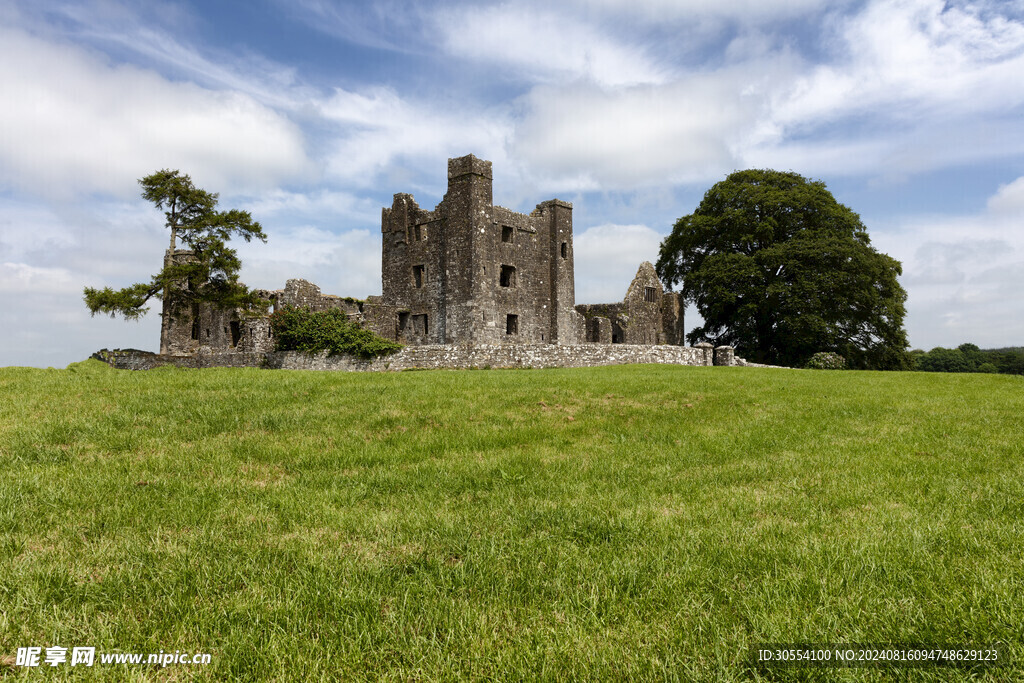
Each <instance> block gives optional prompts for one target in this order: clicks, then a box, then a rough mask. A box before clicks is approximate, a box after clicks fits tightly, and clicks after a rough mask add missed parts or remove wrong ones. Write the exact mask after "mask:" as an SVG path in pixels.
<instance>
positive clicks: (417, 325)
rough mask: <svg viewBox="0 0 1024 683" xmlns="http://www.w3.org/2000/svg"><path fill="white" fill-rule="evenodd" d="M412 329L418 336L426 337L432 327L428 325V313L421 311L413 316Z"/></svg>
mask: <svg viewBox="0 0 1024 683" xmlns="http://www.w3.org/2000/svg"><path fill="white" fill-rule="evenodd" d="M412 331H413V332H414V333H416V335H417V336H420V337H426V336H427V334H428V333H429V332H430V328H429V327H428V326H427V314H426V313H421V314H419V315H414V316H413V317H412Z"/></svg>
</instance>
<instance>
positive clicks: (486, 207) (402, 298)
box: [367, 155, 583, 344]
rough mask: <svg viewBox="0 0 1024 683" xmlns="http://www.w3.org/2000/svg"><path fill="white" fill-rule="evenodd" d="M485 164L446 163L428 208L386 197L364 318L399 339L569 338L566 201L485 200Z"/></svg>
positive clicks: (571, 294) (575, 334) (578, 334)
mask: <svg viewBox="0 0 1024 683" xmlns="http://www.w3.org/2000/svg"><path fill="white" fill-rule="evenodd" d="M492 182H493V176H492V173H491V162H489V161H485V160H483V159H478V158H476V157H475V156H473V155H469V156H465V157H460V158H457V159H449V160H448V191H447V192H446V193H445V196H444V198H443V199H442V200H441V203H440V204H438V205H437V207H435V209H434V210H433V211H427V210H424V209H421V208H420V207H419V206H418V205H417V204H416V201H415V200H414V199H413V197H412V195H409V194H396V195H395V197H394V201H393V203H392V205H391V208H390V209H384V210H383V211H382V215H381V232H382V233H383V264H382V279H383V294H382V296H381V297H380V299H379V300H372V301H371V302H370V303H369V305H368V308H369V309H371V310H368V311H367V313H368V315H367V322H368V324H370V325H371V326H372V327H373V329H374V330H375V331H376V332H377V333H378V334H380V335H382V336H385V337H389V338H392V339H397V340H398V341H401V342H404V343H409V344H460V343H469V344H496V343H525V344H576V343H579V342H580V341H582V338H583V320H582V317H581V316H580V315H579V314H578V313H577V312H576V310H575V308H574V304H575V288H574V281H573V244H572V205H571V204H569V203H568V202H563V201H559V200H557V199H553V200H550V201H547V202H544V203H542V204H540V205H538V206H537V208H536V209H535V210H534V211H533V212H531V213H530V214H529V215H526V214H521V213H516V212H514V211H510V210H509V209H506V208H504V207H501V206H495V205H494V203H493V197H492Z"/></svg>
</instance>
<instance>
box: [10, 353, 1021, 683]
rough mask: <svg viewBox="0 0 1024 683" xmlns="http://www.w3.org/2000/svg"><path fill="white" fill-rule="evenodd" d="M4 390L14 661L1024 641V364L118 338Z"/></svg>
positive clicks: (319, 671) (267, 664)
mask: <svg viewBox="0 0 1024 683" xmlns="http://www.w3.org/2000/svg"><path fill="white" fill-rule="evenodd" d="M0 397H4V399H3V400H2V401H0V464H2V467H3V476H2V477H0V675H2V674H3V672H4V670H5V668H6V669H7V670H8V672H9V673H11V672H13V670H14V667H13V664H14V654H15V651H16V649H17V648H18V647H24V646H42V647H43V648H44V653H45V648H46V647H50V646H61V647H67V648H69V650H68V652H69V653H70V652H71V649H70V648H72V647H77V646H94V647H96V648H97V652H98V653H99V652H127V653H151V652H159V651H161V650H163V651H166V652H174V651H181V652H183V653H193V652H199V653H211V654H212V661H211V663H210V664H209V665H207V666H198V665H184V664H175V665H171V666H169V667H168V668H167V669H160V668H159V667H156V666H154V665H149V666H147V665H141V666H134V667H132V666H130V665H126V664H120V665H115V664H107V665H101V664H99V663H98V660H97V664H96V665H95V666H94V667H93V668H92V669H91V670H87V673H88V674H89V675H88V677H89V678H90V679H92V678H96V677H97V676H100V677H106V678H108V679H110V680H122V679H124V678H125V677H126V676H127V675H131V676H134V677H136V678H157V679H166V678H168V677H170V678H171V679H173V680H193V679H195V680H225V679H228V678H235V679H242V680H257V679H276V680H301V679H310V680H331V679H348V680H360V679H371V680H376V679H394V680H417V679H425V680H435V679H459V678H466V679H480V678H485V679H494V680H516V679H521V680H526V679H537V678H539V679H549V680H578V679H601V680H604V679H633V680H636V679H640V680H647V679H656V680H662V679H669V680H674V679H679V680H734V679H735V680H740V679H746V678H748V677H755V678H763V679H764V680H804V679H805V677H806V675H807V673H808V672H807V671H802V670H776V671H772V672H770V673H769V674H765V675H764V676H762V675H760V674H757V673H756V672H753V671H751V670H749V666H748V662H749V652H750V648H751V647H752V646H754V645H755V644H757V643H791V642H817V643H822V642H831V643H850V642H871V643H925V644H933V645H937V644H968V645H984V644H989V643H1000V644H1001V647H1002V650H1001V652H1000V655H1001V656H1002V657H1003V659H1006V658H1012V659H1013V660H1015V661H1016V662H1020V663H1024V636H1022V631H1021V624H1024V561H1022V551H1021V549H1022V547H1024V522H1022V519H1024V458H1022V455H1024V446H1022V444H1021V434H1022V433H1024V381H1022V380H1021V378H1019V377H1010V376H998V375H946V374H931V373H868V372H814V371H799V370H771V369H755V368H690V367H671V366H619V367H607V368H589V369H575V370H568V369H567V370H534V371H514V370H504V371H502V370H496V371H477V372H474V371H468V372H444V371H440V372H407V373H395V374H342V373H319V374H318V373H306V372H285V371H261V370H229V369H212V370H199V371H196V370H192V371H188V370H177V369H161V370H154V371H151V372H146V373H132V372H119V371H113V370H110V369H109V368H107V367H106V366H104V365H102V364H100V363H98V362H95V361H88V362H86V363H81V364H75V365H73V366H71V367H69V369H67V370H33V369H17V368H10V369H4V370H0ZM69 656H70V655H69ZM97 656H98V655H97ZM4 657H7V659H6V660H4V659H3V658H4ZM5 661H6V665H5V664H4V662H5ZM45 668H47V669H49V667H45ZM18 670H19V671H24V670H23V669H20V668H19V669H18ZM1007 672H1008V670H1007V669H999V670H997V669H984V670H974V671H972V670H968V669H957V670H952V669H914V670H905V671H902V672H900V673H902V674H907V675H908V676H909V677H910V678H911V679H912V680H979V679H980V680H1009V679H1006V678H1004V676H1007V675H1008V673H1007ZM811 673H814V672H811ZM824 673H827V674H829V675H830V676H831V677H832V678H831V679H832V680H882V679H883V678H884V675H885V672H884V671H878V670H872V669H832V670H830V671H828V672H824ZM36 674H40V675H41V674H45V675H46V678H47V679H48V680H51V679H53V680H56V679H61V678H64V677H71V676H72V675H82V669H81V668H79V669H72V668H70V667H68V666H66V665H64V666H61V667H59V668H54V669H53V670H52V671H41V670H40V671H36Z"/></svg>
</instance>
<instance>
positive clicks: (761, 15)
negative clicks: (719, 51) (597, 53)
mask: <svg viewBox="0 0 1024 683" xmlns="http://www.w3.org/2000/svg"><path fill="white" fill-rule="evenodd" d="M576 4H577V5H580V6H582V7H586V8H588V9H589V8H594V7H597V8H600V9H602V10H605V11H609V12H615V13H621V14H628V15H629V16H636V15H639V17H640V18H642V19H645V20H647V21H668V20H688V21H693V20H694V19H695V18H705V17H714V18H731V19H739V20H742V21H744V22H755V21H756V22H761V21H766V20H771V19H780V18H792V17H796V16H800V15H803V14H808V13H812V12H817V11H820V10H823V9H829V8H832V9H834V8H835V6H836V5H837V4H846V3H842V2H836V1H835V0H832V1H829V0H781V1H780V0H775V1H772V0H717V1H716V2H707V0H576Z"/></svg>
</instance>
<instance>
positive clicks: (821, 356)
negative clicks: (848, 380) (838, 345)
mask: <svg viewBox="0 0 1024 683" xmlns="http://www.w3.org/2000/svg"><path fill="white" fill-rule="evenodd" d="M805 367H807V368H809V369H811V370H845V369H846V359H845V358H843V357H842V356H840V355H839V354H838V353H832V352H831V351H822V352H820V353H816V354H814V355H813V356H811V359H810V360H809V361H807V365H806V366H805Z"/></svg>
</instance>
